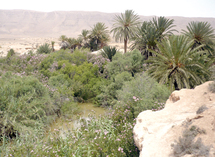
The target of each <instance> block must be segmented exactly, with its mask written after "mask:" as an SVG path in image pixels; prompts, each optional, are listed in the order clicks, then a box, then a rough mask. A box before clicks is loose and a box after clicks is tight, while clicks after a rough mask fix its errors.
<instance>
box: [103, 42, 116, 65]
mask: <svg viewBox="0 0 215 157" xmlns="http://www.w3.org/2000/svg"><path fill="white" fill-rule="evenodd" d="M116 52H117V49H116V47H110V46H105V47H104V48H103V51H102V53H101V55H102V56H103V57H104V58H107V59H109V60H110V61H112V57H113V56H114V55H115V54H116Z"/></svg>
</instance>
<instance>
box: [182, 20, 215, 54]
mask: <svg viewBox="0 0 215 157" xmlns="http://www.w3.org/2000/svg"><path fill="white" fill-rule="evenodd" d="M182 33H183V34H184V35H185V36H187V37H188V38H190V39H191V40H194V41H195V42H194V45H193V48H194V47H196V46H199V45H203V44H204V45H205V46H204V47H203V49H205V50H207V51H208V52H209V53H210V54H211V55H214V53H215V52H214V46H215V43H214V40H215V34H214V29H213V28H212V27H211V25H210V23H208V22H194V21H192V22H190V23H189V24H188V26H187V31H186V30H182Z"/></svg>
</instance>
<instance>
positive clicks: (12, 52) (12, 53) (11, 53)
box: [7, 49, 15, 58]
mask: <svg viewBox="0 0 215 157" xmlns="http://www.w3.org/2000/svg"><path fill="white" fill-rule="evenodd" d="M13 55H15V51H14V50H13V49H10V50H9V51H8V52H7V58H10V57H11V56H13Z"/></svg>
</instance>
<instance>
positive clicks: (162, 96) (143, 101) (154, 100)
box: [116, 74, 170, 116]
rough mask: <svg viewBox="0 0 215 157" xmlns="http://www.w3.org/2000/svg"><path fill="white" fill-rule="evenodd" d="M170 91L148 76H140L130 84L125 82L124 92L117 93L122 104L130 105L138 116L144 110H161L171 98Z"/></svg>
mask: <svg viewBox="0 0 215 157" xmlns="http://www.w3.org/2000/svg"><path fill="white" fill-rule="evenodd" d="M169 94H170V92H169V90H168V89H167V88H166V87H165V86H164V85H160V84H158V83H157V82H156V81H155V80H154V79H152V78H150V77H149V76H147V75H146V74H140V75H138V76H136V77H135V78H134V79H132V80H131V81H129V82H125V83H124V85H123V87H122V90H119V91H117V94H116V95H117V100H118V101H119V102H120V104H129V105H130V106H131V107H133V108H134V114H135V116H137V115H138V114H139V112H140V111H143V110H151V109H153V110H159V109H162V108H163V107H164V106H163V105H164V103H165V101H166V100H167V99H168V97H169Z"/></svg>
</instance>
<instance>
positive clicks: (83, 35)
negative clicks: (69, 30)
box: [79, 29, 90, 47]
mask: <svg viewBox="0 0 215 157" xmlns="http://www.w3.org/2000/svg"><path fill="white" fill-rule="evenodd" d="M89 33H90V32H89V30H86V29H84V30H82V32H81V34H80V35H79V37H80V38H81V39H82V40H83V44H84V47H87V42H88V39H89Z"/></svg>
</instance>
